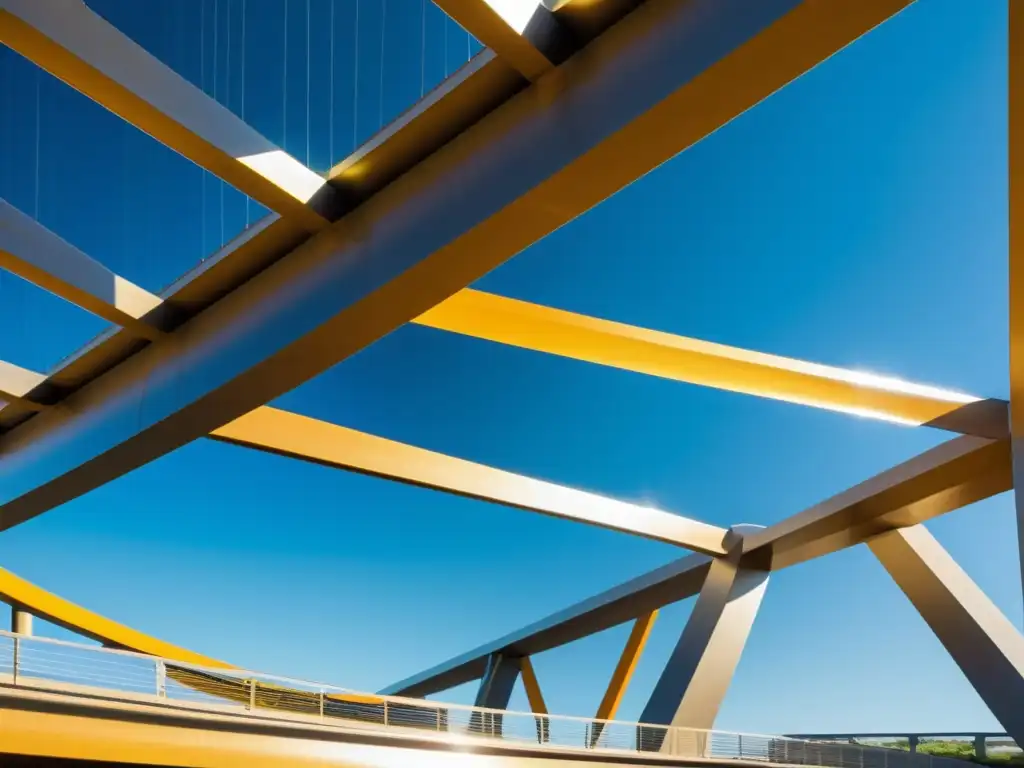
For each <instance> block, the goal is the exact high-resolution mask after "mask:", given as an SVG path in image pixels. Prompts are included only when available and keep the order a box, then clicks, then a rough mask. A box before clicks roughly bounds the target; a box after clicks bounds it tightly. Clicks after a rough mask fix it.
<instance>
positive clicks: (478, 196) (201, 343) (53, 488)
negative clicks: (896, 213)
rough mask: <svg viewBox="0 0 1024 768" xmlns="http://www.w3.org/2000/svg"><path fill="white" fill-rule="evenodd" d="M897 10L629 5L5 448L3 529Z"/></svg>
mask: <svg viewBox="0 0 1024 768" xmlns="http://www.w3.org/2000/svg"><path fill="white" fill-rule="evenodd" d="M907 3H908V0H870V1H867V0H856V1H854V0H847V1H844V2H835V3H818V2H797V0H765V2H758V3H755V4H751V3H749V2H745V1H743V0H715V1H714V2H712V1H711V0H700V1H698V2H692V3H684V4H680V3H675V2H669V1H668V0H651V2H648V3H645V4H643V5H641V6H640V7H639V8H637V9H636V10H635V11H633V12H632V13H630V14H629V15H628V16H627V17H625V18H624V19H623V20H622V21H620V22H619V23H618V24H616V25H615V26H614V27H612V28H611V29H609V30H608V31H606V32H605V33H604V34H602V35H601V36H600V37H598V38H597V39H596V40H595V41H594V42H592V43H591V44H590V45H588V46H587V47H586V48H585V51H586V55H582V53H581V54H580V55H576V56H574V57H573V58H571V59H570V60H569V61H567V62H566V63H564V64H563V65H561V66H560V67H559V77H558V78H555V79H551V78H542V79H541V80H540V81H538V82H537V83H535V84H534V85H533V86H531V87H530V88H528V89H526V90H525V91H522V92H521V93H520V94H519V95H517V96H516V97H514V98H513V99H511V100H510V101H508V102H506V103H505V104H504V105H502V106H501V107H499V108H498V109H496V110H495V111H493V112H491V113H490V114H489V115H488V116H487V117H486V118H484V119H483V120H481V121H480V122H478V123H477V124H476V125H474V126H473V127H471V128H469V129H468V130H466V131H464V132H463V133H462V134H460V135H459V136H458V137H457V138H455V139H454V140H453V141H451V142H449V143H448V144H447V145H445V146H444V147H443V148H442V149H441V150H439V151H437V152H435V153H434V154H433V155H431V156H430V157H429V158H427V159H426V160H425V161H423V162H421V163H420V164H419V165H418V166H417V167H416V168H414V169H413V170H411V171H409V172H407V173H406V174H405V175H404V176H402V177H401V178H400V179H399V180H398V181H396V182H394V183H392V184H391V185H389V186H388V187H386V188H384V189H383V190H381V191H380V192H379V193H378V194H376V195H375V196H373V197H372V198H371V199H369V200H367V201H366V202H364V203H363V204H362V205H360V206H359V207H358V208H356V209H355V210H354V211H353V212H352V213H351V214H349V215H348V216H346V217H345V218H343V219H342V220H341V221H339V222H337V223H336V224H334V225H332V226H331V227H329V228H328V229H326V230H323V231H321V232H320V233H318V234H317V235H315V236H314V237H313V238H312V239H310V240H309V241H307V242H306V243H305V244H303V245H302V246H300V247H298V248H297V249H296V250H294V251H293V252H292V253H291V254H289V255H288V256H286V257H284V258H283V259H280V260H279V261H277V262H276V263H274V264H273V265H272V266H271V267H269V268H267V269H266V270H264V271H263V272H261V273H260V274H259V275H257V276H256V277H254V278H252V279H250V280H249V281H248V282H246V283H245V284H244V285H242V286H240V287H238V288H236V289H235V290H234V291H232V292H231V293H230V294H229V295H228V296H225V297H224V298H222V299H221V300H219V301H218V302H216V304H214V305H213V306H211V307H208V308H207V309H206V310H205V311H204V312H203V313H202V314H201V315H199V316H197V317H195V318H194V319H193V320H191V321H190V322H189V323H187V324H186V325H185V326H183V327H182V328H181V329H180V330H179V331H178V332H176V333H174V334H172V335H171V338H168V339H162V340H159V341H157V342H155V343H153V344H151V345H149V346H148V347H146V348H145V349H143V350H141V351H140V352H138V353H136V354H135V355H134V356H132V357H131V358H129V359H128V360H127V361H125V362H124V363H122V364H120V365H119V366H117V367H116V368H115V369H114V370H112V371H109V372H108V373H106V374H104V375H102V376H100V377H99V378H98V379H96V380H94V381H93V382H92V383H90V384H89V385H88V386H86V387H84V388H83V389H81V390H79V391H77V392H75V393H74V395H72V396H71V397H70V398H68V401H67V402H68V405H69V406H70V407H69V408H68V409H67V410H64V409H61V412H60V413H56V409H52V410H50V411H48V412H45V413H42V414H39V415H37V416H35V417H33V418H31V419H30V420H28V421H26V422H25V423H24V424H22V425H20V426H18V427H16V428H14V429H13V430H11V431H9V432H8V433H6V434H5V435H4V436H3V437H2V438H0V450H2V451H3V452H4V455H5V461H4V463H3V465H2V466H0V524H2V527H9V526H10V525H13V524H16V523H18V522H20V521H22V520H25V519H28V518H30V517H32V516H34V515H37V514H39V513H41V512H44V511H46V510H47V509H50V508H52V507H53V506H56V505H58V504H61V503H64V502H66V501H68V500H70V499H72V498H75V497H76V496H78V495H80V494H82V493H85V492H87V491H88V490H91V489H92V488H95V487H97V486H99V485H101V484H103V483H105V482H109V481H110V480H113V479H114V478H116V477H119V476H121V475H122V474H124V473H125V472H128V471H130V470H131V469H134V468H135V467H138V466H140V465H142V464H144V463H146V462H148V461H152V460H153V459H155V458H157V457H159V456H162V455H164V454H166V453H167V452H168V451H171V450H173V449H174V448H177V447H179V446H180V445H183V444H185V443H187V442H189V441H191V440H194V439H196V438H197V437H200V436H202V435H204V434H207V433H209V432H211V431H213V430H214V429H216V428H217V427H219V426H222V425H223V424H225V423H227V422H229V421H231V420H232V419H235V418H237V417H238V416H241V415H242V414H244V413H246V412H248V411H250V410H253V409H254V408H255V407H257V406H259V405H261V404H263V403H265V402H267V401H269V400H271V399H273V398H274V397H277V396H278V395H280V394H282V393H283V392H286V391H288V390H290V389H292V388H293V387H295V386H297V385H298V384H300V383H302V382H303V381H305V380H307V379H309V378H310V377H312V376H315V375H316V374H318V373H320V372H322V371H324V370H325V369H327V368H329V367H331V366H333V365H335V364H336V363H338V362H340V361H341V360H344V359H345V358H347V357H349V356H350V355H352V354H354V353H355V352H357V351H359V350H361V349H363V348H364V347H365V346H366V345H368V344H370V343H372V342H373V341H375V340H377V339H378V338H380V337H381V336H382V335H384V334H386V333H388V332H390V331H391V330H393V329H394V328H396V327H398V326H399V325H401V324H402V323H404V322H408V321H409V320H411V319H412V318H414V317H416V316H418V315H420V314H422V313H423V312H425V311H426V310H427V309H429V308H430V307H432V306H434V305H436V304H438V303H439V302H441V301H443V300H444V299H445V298H447V297H449V296H451V295H452V294H453V293H455V292H457V291H458V290H460V289H462V288H463V287H465V286H466V285H468V284H469V283H470V282H472V281H473V280H475V279H477V278H478V277H480V276H481V275H482V274H484V273H485V272H487V271H488V270H490V269H492V268H493V267H495V266H497V265H498V264H500V263H501V262H503V261H504V260H505V259H507V258H509V257H511V256H512V255H514V254H515V253H517V252H518V251H520V250H522V249H523V248H524V247H526V246H528V245H529V244H531V243H533V242H535V241H536V240H537V239H539V238H540V237H543V236H544V235H546V234H548V233H549V232H551V231H553V230H554V229H556V228H557V227H559V226H561V225H563V224H564V223H566V222H568V221H570V220H571V219H573V218H574V217H576V216H577V215H579V214H581V213H582V212H584V211H586V210H588V209H589V208H591V207H593V206H594V205H596V204H597V203H599V202H600V201H601V200H603V199H605V198H607V197H608V196H609V195H610V194H613V193H614V192H616V191H618V190H619V189H621V188H622V187H624V186H626V185H627V184H629V183H631V182H632V181H634V180H635V179H636V178H638V177H639V176H641V175H643V174H644V173H646V172H648V171H650V170H652V169H653V168H655V167H657V166H658V165H659V164H661V163H662V162H664V161H666V160H668V159H669V158H671V157H672V156H674V155H675V154H677V153H678V152H680V151H682V150H683V149H685V148H686V147H688V146H690V145H692V144H693V143H695V142H696V141H699V140H700V139H701V138H703V137H704V136H706V135H707V134H708V133H710V132H711V131H714V130H716V129H717V128H718V127H719V126H721V125H722V124H724V123H725V122H728V121H729V120H731V119H733V118H734V117H735V116H736V115H738V114H740V113H741V112H743V111H744V110H746V109H748V108H750V107H752V106H754V105H755V104H756V103H757V102H758V101H760V100H761V99H763V98H765V97H766V96H768V95H770V94H771V93H772V92H774V91H775V90H777V89H778V88H780V87H782V86H783V85H785V84H786V83H788V82H789V81H791V80H792V79H793V78H795V77H797V76H799V75H800V74H802V73H803V72H805V71H807V70H808V69H809V68H811V67H813V66H815V65H816V64H817V63H819V62H820V61H822V60H823V59H825V58H827V57H828V56H831V55H832V54H833V53H835V51H837V50H838V49H840V48H842V47H843V46H845V45H847V44H848V43H850V42H851V41H852V40H854V39H856V38H857V37H859V36H860V35H862V34H864V33H865V32H867V31H869V30H870V29H871V28H873V27H874V26H875V25H877V24H879V23H881V22H883V21H884V20H886V19H887V18H888V17H890V16H891V15H892V14H894V13H896V12H898V11H899V10H901V9H902V8H903V7H904V6H905V5H907ZM45 6H46V7H47V8H52V7H53V6H52V5H51V4H50V3H46V4H45ZM15 7H18V8H20V9H22V10H23V11H24V12H26V13H28V12H29V11H30V10H31V8H32V7H33V4H32V3H31V2H28V3H26V2H25V1H24V0H18V2H17V5H16V6H15ZM9 15H10V14H9V12H8V16H9ZM12 18H13V17H12ZM8 26H9V24H8ZM15 39H16V40H17V39H19V38H18V36H15Z"/></svg>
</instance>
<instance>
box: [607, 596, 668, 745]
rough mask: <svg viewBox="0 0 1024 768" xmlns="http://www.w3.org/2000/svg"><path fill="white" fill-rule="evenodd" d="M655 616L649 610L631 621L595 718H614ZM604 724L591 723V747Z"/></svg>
mask: <svg viewBox="0 0 1024 768" xmlns="http://www.w3.org/2000/svg"><path fill="white" fill-rule="evenodd" d="M657 617H658V612H657V611H651V612H650V613H645V614H644V615H643V616H640V617H639V618H638V619H637V620H636V621H635V622H633V628H632V629H631V630H630V632H629V637H627V638H626V645H625V647H624V648H623V649H622V653H621V654H620V655H619V661H618V663H617V664H616V665H615V669H614V670H613V671H612V676H611V679H610V680H609V681H608V687H607V688H606V689H605V692H604V696H603V697H602V698H601V703H600V704H598V706H597V713H596V714H595V715H594V719H595V720H598V721H602V720H614V719H615V715H616V713H617V712H618V711H619V704H621V703H622V695H623V694H624V693H625V692H626V688H627V687H629V681H630V680H631V679H632V678H633V671H634V670H635V669H636V663H637V662H638V661H639V660H640V655H641V654H642V653H643V652H644V646H646V645H647V638H648V637H649V636H650V634H651V628H652V627H653V626H654V620H655V619H656V618H657ZM604 725H605V724H604V723H603V722H595V723H593V724H592V725H591V729H590V746H591V747H594V746H596V745H597V743H598V741H600V739H601V734H602V733H603V732H604Z"/></svg>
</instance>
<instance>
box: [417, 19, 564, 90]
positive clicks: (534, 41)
mask: <svg viewBox="0 0 1024 768" xmlns="http://www.w3.org/2000/svg"><path fill="white" fill-rule="evenodd" d="M434 4H435V5H437V6H438V7H439V8H440V9H441V10H443V11H444V12H445V13H447V14H448V15H449V16H451V17H452V18H453V19H454V20H455V21H457V22H458V23H459V24H460V25H461V26H462V28H463V29H465V30H466V31H467V32H469V33H470V34H472V35H473V37H475V38H476V39H477V40H479V41H480V42H481V43H483V44H484V45H485V46H487V47H488V48H490V49H491V50H492V51H494V53H495V54H497V55H498V56H499V57H500V58H501V59H503V60H504V61H506V62H508V64H510V65H511V66H512V67H514V68H515V69H516V71H517V72H519V74H521V75H522V76H523V77H525V78H526V79H527V80H537V79H538V78H539V77H540V76H541V75H543V74H544V73H546V72H549V71H551V69H552V68H553V67H554V65H555V63H556V62H557V61H558V60H559V58H560V57H559V55H558V52H559V50H560V49H561V50H564V49H565V48H567V47H568V46H567V45H566V44H565V42H563V41H564V39H565V36H566V32H565V30H563V29H562V28H561V27H560V25H559V23H558V21H557V19H556V17H555V14H554V13H552V12H551V11H550V10H548V9H547V8H546V7H545V6H544V4H543V3H541V2H539V1H538V0H517V1H516V2H508V0H434Z"/></svg>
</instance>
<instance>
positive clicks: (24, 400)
mask: <svg viewBox="0 0 1024 768" xmlns="http://www.w3.org/2000/svg"><path fill="white" fill-rule="evenodd" d="M45 380H46V377H45V376H44V375H43V374H41V373H36V372H35V371H30V370H28V369H26V368H21V367H19V366H17V365H14V364H13V363H8V362H5V361H3V360H0V401H3V402H6V403H17V404H18V405H20V406H21V407H24V408H26V409H28V410H31V411H39V410H42V408H43V405H42V404H41V403H38V402H36V401H35V400H33V399H32V397H31V393H32V390H34V389H36V388H37V387H39V386H40V385H42V383H43V382H44V381H45Z"/></svg>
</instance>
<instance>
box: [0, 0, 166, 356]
mask: <svg viewBox="0 0 1024 768" xmlns="http://www.w3.org/2000/svg"><path fill="white" fill-rule="evenodd" d="M0 13H2V11H0ZM0 268H3V269H6V270H7V271H8V272H12V273H13V274H15V275H18V276H19V277H22V278H24V279H25V280H28V281H29V282H30V283H35V284H36V285H38V286H39V287H40V288H42V289H44V290H47V291H49V292H50V293H52V294H55V295H57V296H60V297H61V298H62V299H66V300H67V301H70V302H71V303H72V304H77V305H78V306H79V307H81V308H82V309H85V310H88V311H89V312H92V313H93V314H94V315H98V316H100V317H102V318H103V319H105V320H109V321H110V322H112V323H114V324H116V325H120V326H122V327H124V328H127V329H128V330H129V331H131V332H132V333H133V334H135V335H138V336H142V337H143V338H146V339H156V338H158V337H159V336H160V331H159V329H157V328H156V327H154V326H153V325H152V324H150V323H149V322H147V321H146V320H145V317H146V315H147V314H149V313H150V312H152V310H153V309H155V308H156V307H157V306H158V305H159V304H160V299H159V297H157V296H154V295H153V294H151V293H149V291H146V290H143V289H142V288H139V287H138V286H137V285H135V284H134V283H131V282H129V281H128V280H125V279H124V278H122V277H119V276H118V275H116V274H114V273H113V272H111V271H110V270H109V269H107V268H106V267H104V266H103V265H102V264H100V263H99V262H98V261H94V260H93V259H91V258H89V257H88V256H86V255H85V254H84V253H82V252H81V251H80V250H78V249H77V248H75V247H74V246H73V245H71V244H70V243H68V242H66V241H64V240H62V239H60V238H59V237H57V236H56V235H55V234H53V233H52V232H50V231H49V230H48V229H46V228H45V227H43V226H42V225H40V224H38V223H37V222H36V221H35V219H33V218H32V217H31V216H26V215H25V214H24V213H22V212H21V211H19V210H18V209H17V208H15V207H14V206H13V205H11V204H10V203H8V202H7V201H5V200H2V199H0Z"/></svg>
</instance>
